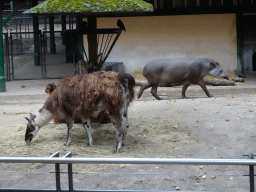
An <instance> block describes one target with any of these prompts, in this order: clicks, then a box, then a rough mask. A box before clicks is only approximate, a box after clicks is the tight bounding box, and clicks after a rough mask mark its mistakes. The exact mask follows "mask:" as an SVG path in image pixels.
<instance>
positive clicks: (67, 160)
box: [0, 152, 256, 192]
mask: <svg viewBox="0 0 256 192" xmlns="http://www.w3.org/2000/svg"><path fill="white" fill-rule="evenodd" d="M59 156H60V153H59V152H55V153H54V154H52V155H51V156H50V157H48V158H41V157H0V163H47V164H55V176H56V189H52V190H49V189H11V188H8V189H5V188H2V189H0V191H14V192H15V191H23V192H35V191H47V192H65V191H70V192H72V191H74V192H117V191H120V192H128V191H129V192H146V191H143V190H75V189H73V172H72V164H169V165H171V164H176V165H243V166H249V175H245V176H249V177H250V180H249V181H250V192H254V166H255V165H256V159H253V157H254V155H253V154H249V155H244V156H248V159H193V158H177V159H164V158H163V159H162V158H71V156H72V153H71V152H68V153H67V154H65V155H64V156H63V157H62V158H59ZM60 164H67V165H68V184H69V189H61V187H60ZM147 191H148V190H147ZM151 192H153V191H151ZM162 192H163V191H162Z"/></svg>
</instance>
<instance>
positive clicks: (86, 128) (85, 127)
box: [83, 119, 92, 146]
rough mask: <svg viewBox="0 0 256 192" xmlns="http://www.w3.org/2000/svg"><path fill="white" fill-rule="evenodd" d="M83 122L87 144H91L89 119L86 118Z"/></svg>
mask: <svg viewBox="0 0 256 192" xmlns="http://www.w3.org/2000/svg"><path fill="white" fill-rule="evenodd" d="M83 122H84V123H83V126H84V129H85V130H86V132H87V135H88V140H89V145H90V146H92V134H91V120H90V119H86V120H84V121H83Z"/></svg>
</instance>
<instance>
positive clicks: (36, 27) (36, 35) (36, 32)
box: [32, 0, 40, 66]
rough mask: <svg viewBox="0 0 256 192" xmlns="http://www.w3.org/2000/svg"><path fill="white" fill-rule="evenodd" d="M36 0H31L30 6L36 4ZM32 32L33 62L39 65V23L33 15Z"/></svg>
mask: <svg viewBox="0 0 256 192" xmlns="http://www.w3.org/2000/svg"><path fill="white" fill-rule="evenodd" d="M37 4H38V0H32V6H33V7H34V6H36V5H37ZM33 32H34V64H35V65H36V66H39V65H40V44H39V40H40V38H39V23H38V16H33Z"/></svg>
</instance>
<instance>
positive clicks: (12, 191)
mask: <svg viewBox="0 0 256 192" xmlns="http://www.w3.org/2000/svg"><path fill="white" fill-rule="evenodd" d="M0 191H6V192H16V191H17V192H19V191H21V192H22V191H24V192H37V191H38V192H43V191H46V192H56V190H53V189H49V190H48V189H40V190H39V189H0ZM68 191H69V190H68V189H61V192H68ZM73 191H74V192H172V191H156V190H154V191H149V190H97V189H95V190H81V189H78V190H76V189H74V190H73ZM180 192H185V191H180ZM193 192H199V191H193ZM200 192H202V191H200ZM208 192H209V191H208Z"/></svg>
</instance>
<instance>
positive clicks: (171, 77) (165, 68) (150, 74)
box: [138, 58, 229, 100]
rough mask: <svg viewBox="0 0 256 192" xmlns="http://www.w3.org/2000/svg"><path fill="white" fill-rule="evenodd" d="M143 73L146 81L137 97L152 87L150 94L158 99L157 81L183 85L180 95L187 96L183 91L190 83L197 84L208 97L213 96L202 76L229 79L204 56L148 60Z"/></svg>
mask: <svg viewBox="0 0 256 192" xmlns="http://www.w3.org/2000/svg"><path fill="white" fill-rule="evenodd" d="M143 75H144V77H145V78H146V79H147V81H148V83H147V84H144V85H142V86H141V88H140V91H139V93H138V98H140V97H141V95H142V93H143V91H144V90H145V89H147V88H150V87H152V89H151V93H152V95H153V96H154V97H155V98H156V99H158V100H160V99H161V98H160V97H159V96H158V95H157V87H158V85H159V83H165V85H167V86H172V85H182V84H184V85H183V88H182V93H181V96H182V98H187V97H186V95H185V92H186V90H187V88H188V86H189V85H190V84H198V85H200V87H201V88H202V89H203V90H204V92H205V94H206V95H207V96H208V97H213V96H212V95H211V94H210V93H209V91H208V90H207V88H206V86H205V84H204V81H203V78H204V77H205V76H206V75H212V76H214V77H216V78H225V79H229V77H228V74H227V73H226V72H225V71H223V70H222V69H221V67H220V64H219V63H218V62H216V61H213V60H210V59H205V58H170V59H157V60H153V61H150V62H149V63H148V64H146V65H145V67H144V69H143Z"/></svg>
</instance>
